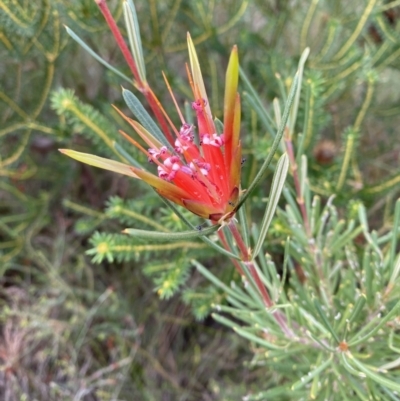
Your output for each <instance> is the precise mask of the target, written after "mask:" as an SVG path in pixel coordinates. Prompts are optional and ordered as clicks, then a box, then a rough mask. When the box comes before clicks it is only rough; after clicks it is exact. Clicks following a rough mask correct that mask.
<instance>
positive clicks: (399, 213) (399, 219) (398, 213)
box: [389, 199, 400, 284]
mask: <svg viewBox="0 0 400 401" xmlns="http://www.w3.org/2000/svg"><path fill="white" fill-rule="evenodd" d="M397 227H400V199H397V201H396V206H395V209H394V219H393V230H392V241H391V243H390V254H389V255H390V256H389V269H390V271H391V277H390V280H389V282H390V283H392V284H393V283H394V281H395V280H396V277H397V275H398V274H399V272H398V269H399V268H400V266H399V265H400V257H399V258H398V260H397V264H396V266H399V268H398V269H396V268H395V255H396V249H397V232H396V228H397ZM392 266H393V267H392Z"/></svg>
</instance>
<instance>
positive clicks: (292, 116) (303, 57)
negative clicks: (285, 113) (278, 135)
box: [288, 47, 310, 137]
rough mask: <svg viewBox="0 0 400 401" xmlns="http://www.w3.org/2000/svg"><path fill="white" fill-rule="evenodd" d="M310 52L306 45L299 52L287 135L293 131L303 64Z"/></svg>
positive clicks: (298, 102) (290, 134)
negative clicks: (294, 93) (297, 77)
mask: <svg viewBox="0 0 400 401" xmlns="http://www.w3.org/2000/svg"><path fill="white" fill-rule="evenodd" d="M309 54H310V48H309V47H306V48H305V49H304V51H303V53H302V54H301V57H300V61H299V66H298V71H299V82H298V84H297V89H296V96H295V98H294V101H293V107H292V109H291V113H290V119H289V123H288V126H289V136H290V137H291V136H292V135H293V132H294V127H295V124H296V119H297V112H298V109H299V104H300V92H301V84H302V80H303V71H304V64H305V63H306V61H307V58H308V55H309Z"/></svg>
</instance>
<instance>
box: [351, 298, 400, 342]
mask: <svg viewBox="0 0 400 401" xmlns="http://www.w3.org/2000/svg"><path fill="white" fill-rule="evenodd" d="M399 310H400V301H399V302H397V304H396V305H395V306H394V307H393V308H392V309H391V311H390V312H389V313H388V314H387V315H386V316H384V317H383V318H380V319H379V321H377V319H373V320H371V322H370V323H369V324H368V325H367V326H366V327H364V328H363V329H362V330H360V332H358V333H357V335H356V336H354V337H353V339H352V340H351V341H349V347H353V346H355V345H357V344H361V343H363V342H365V341H367V340H368V339H369V338H371V337H372V336H373V335H374V334H375V333H377V332H378V331H379V330H380V329H381V327H383V326H384V325H385V324H386V323H387V322H388V321H389V320H390V319H392V318H394V317H395V316H396V315H397V313H398V312H399ZM370 327H373V328H372V330H371V331H369V332H368V333H367V334H365V335H364V333H365V332H366V331H367V330H369V329H370ZM361 336H362V337H361Z"/></svg>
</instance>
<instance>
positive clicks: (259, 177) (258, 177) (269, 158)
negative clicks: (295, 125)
mask: <svg viewBox="0 0 400 401" xmlns="http://www.w3.org/2000/svg"><path fill="white" fill-rule="evenodd" d="M297 84H298V74H296V75H295V77H294V79H293V83H292V87H291V88H290V93H289V97H288V100H287V102H286V106H285V111H284V113H283V117H282V124H281V126H280V127H279V129H278V132H277V134H276V137H275V139H274V142H273V144H272V146H271V150H270V152H269V154H268V156H267V158H266V159H265V161H264V163H263V165H262V166H261V168H260V170H259V171H258V173H257V175H256V177H255V178H254V180H253V182H252V183H251V184H250V186H249V187H248V188H247V191H246V192H245V193H244V195H243V196H242V197H241V199H240V201H239V203H238V209H239V208H240V207H241V206H242V205H243V203H244V202H245V201H246V199H247V198H248V197H249V196H250V194H251V193H252V192H253V191H254V189H255V187H256V186H257V185H258V183H259V182H260V181H261V180H262V178H263V175H264V173H265V172H266V170H267V168H268V167H269V165H270V163H271V161H272V159H273V157H274V155H275V152H276V150H277V148H278V146H279V144H280V142H281V139H282V136H283V133H284V131H285V127H286V123H287V120H288V118H289V113H290V108H291V106H292V103H293V98H294V95H295V93H296V88H297Z"/></svg>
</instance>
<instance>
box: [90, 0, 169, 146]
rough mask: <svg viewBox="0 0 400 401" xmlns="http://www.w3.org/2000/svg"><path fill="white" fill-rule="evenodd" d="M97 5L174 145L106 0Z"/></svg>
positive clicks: (167, 136)
mask: <svg viewBox="0 0 400 401" xmlns="http://www.w3.org/2000/svg"><path fill="white" fill-rule="evenodd" d="M95 2H96V3H97V5H98V6H99V8H100V11H101V13H102V14H103V16H104V18H105V20H106V22H107V24H108V26H109V28H110V30H111V32H112V34H113V36H114V39H115V41H116V42H117V45H118V47H119V48H120V50H121V52H122V55H123V56H124V58H125V61H126V62H127V64H128V66H129V68H130V69H131V71H132V74H133V76H134V77H135V80H136V82H137V85H138V89H139V90H140V92H142V93H143V95H144V96H145V98H146V100H147V103H148V104H149V106H150V107H151V110H152V111H153V113H154V116H155V117H156V119H157V121H158V122H159V124H160V126H161V129H162V131H163V132H164V135H165V137H166V138H167V140H168V142H169V143H171V144H173V143H174V139H173V136H172V134H171V131H170V129H169V126H168V123H167V121H166V120H165V117H164V115H163V114H162V112H161V110H160V106H159V105H160V102H159V101H158V99H157V98H156V96H155V95H154V93H153V91H152V90H151V88H150V86H149V84H148V83H147V82H143V81H142V80H141V78H140V75H139V71H138V68H137V65H136V62H135V60H134V58H133V57H132V54H131V52H130V51H129V48H128V46H127V44H126V43H125V40H124V38H123V36H122V34H121V31H120V30H119V28H118V26H117V24H116V22H115V20H114V17H113V16H112V14H111V12H110V9H109V8H108V6H107V3H106V0H95Z"/></svg>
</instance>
